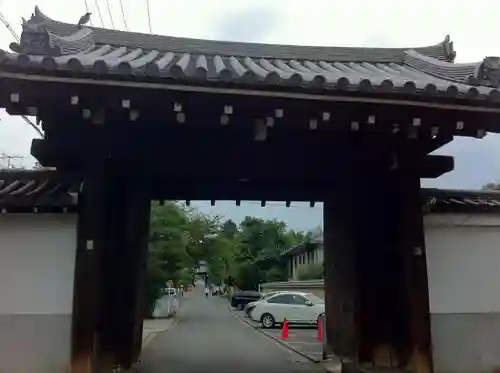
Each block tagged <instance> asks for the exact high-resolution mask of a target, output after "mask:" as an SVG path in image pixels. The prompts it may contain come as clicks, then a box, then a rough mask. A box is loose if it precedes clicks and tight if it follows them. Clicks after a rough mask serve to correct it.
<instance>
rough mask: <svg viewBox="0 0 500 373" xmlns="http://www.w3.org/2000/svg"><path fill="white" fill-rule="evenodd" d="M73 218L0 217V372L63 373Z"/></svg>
mask: <svg viewBox="0 0 500 373" xmlns="http://www.w3.org/2000/svg"><path fill="white" fill-rule="evenodd" d="M76 221H77V217H76V215H73V214H54V215H37V214H25V215H9V214H5V215H0V373H4V372H5V373H49V372H50V373H67V372H69V364H70V349H71V313H72V302H73V273H74V262H75V253H76Z"/></svg>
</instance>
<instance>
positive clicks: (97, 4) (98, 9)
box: [94, 0, 104, 28]
mask: <svg viewBox="0 0 500 373" xmlns="http://www.w3.org/2000/svg"><path fill="white" fill-rule="evenodd" d="M94 3H95V7H96V8H97V14H98V15H99V19H100V20H101V26H102V27H103V28H104V21H103V20H102V14H101V8H99V2H98V0H94Z"/></svg>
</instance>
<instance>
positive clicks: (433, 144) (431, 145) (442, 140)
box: [421, 135, 453, 154]
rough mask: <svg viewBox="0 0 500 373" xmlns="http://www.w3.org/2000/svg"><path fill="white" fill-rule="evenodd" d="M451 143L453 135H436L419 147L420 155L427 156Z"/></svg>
mask: <svg viewBox="0 0 500 373" xmlns="http://www.w3.org/2000/svg"><path fill="white" fill-rule="evenodd" d="M451 141H453V135H438V136H436V137H435V138H434V139H430V140H428V142H427V143H424V144H422V145H421V147H422V154H429V153H432V152H433V151H436V150H437V149H439V148H441V147H442V146H445V145H446V144H448V143H450V142H451Z"/></svg>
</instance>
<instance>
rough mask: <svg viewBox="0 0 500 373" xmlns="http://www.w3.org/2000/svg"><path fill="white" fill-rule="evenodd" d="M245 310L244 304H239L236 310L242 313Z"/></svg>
mask: <svg viewBox="0 0 500 373" xmlns="http://www.w3.org/2000/svg"><path fill="white" fill-rule="evenodd" d="M243 308H244V307H243V304H241V303H240V304H238V305H237V306H236V309H237V310H238V311H242V310H243Z"/></svg>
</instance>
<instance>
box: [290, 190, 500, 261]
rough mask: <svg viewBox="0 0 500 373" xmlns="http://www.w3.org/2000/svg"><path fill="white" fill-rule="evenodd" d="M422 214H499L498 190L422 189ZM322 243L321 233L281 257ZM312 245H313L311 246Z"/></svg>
mask: <svg viewBox="0 0 500 373" xmlns="http://www.w3.org/2000/svg"><path fill="white" fill-rule="evenodd" d="M422 206H423V207H424V214H447V213H464V214H474V213H479V214H480V213H500V190H460V189H433V188H423V189H422ZM322 243H323V233H321V234H320V235H317V236H314V238H313V239H312V240H308V241H307V242H302V243H299V244H297V245H294V246H291V247H290V248H288V249H286V250H285V251H284V252H283V253H282V255H292V256H293V255H300V254H303V253H305V252H307V250H308V249H311V248H313V247H315V245H318V244H322ZM311 244H313V245H311Z"/></svg>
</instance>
